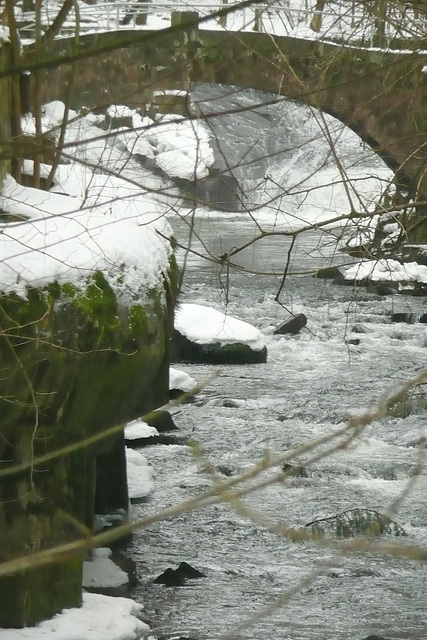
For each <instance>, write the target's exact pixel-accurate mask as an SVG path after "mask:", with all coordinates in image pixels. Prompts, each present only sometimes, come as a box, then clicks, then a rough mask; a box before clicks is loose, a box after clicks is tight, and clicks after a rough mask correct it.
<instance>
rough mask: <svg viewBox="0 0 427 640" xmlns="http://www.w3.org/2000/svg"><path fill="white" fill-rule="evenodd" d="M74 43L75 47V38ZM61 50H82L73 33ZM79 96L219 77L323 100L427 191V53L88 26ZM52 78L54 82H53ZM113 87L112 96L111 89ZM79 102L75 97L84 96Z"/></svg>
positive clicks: (424, 195)
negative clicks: (93, 31) (99, 29)
mask: <svg viewBox="0 0 427 640" xmlns="http://www.w3.org/2000/svg"><path fill="white" fill-rule="evenodd" d="M72 46H74V49H72V48H71V47H72ZM52 48H53V49H54V52H52V50H50V51H49V52H48V51H47V52H46V57H48V56H50V57H51V56H52V54H53V55H55V54H56V55H57V56H60V57H62V58H63V59H64V58H65V59H67V52H68V56H69V58H70V59H72V58H73V56H75V55H76V48H75V45H72V44H71V41H69V40H59V41H55V42H54V43H53V44H52ZM78 48H79V51H80V52H84V55H83V56H82V57H86V56H87V57H89V56H90V63H89V62H88V61H87V60H85V59H83V60H80V61H79V62H77V63H76V64H77V70H76V72H75V97H76V100H77V101H78V102H79V103H80V105H81V104H86V105H87V106H92V105H93V104H103V103H105V101H106V100H108V101H116V100H120V101H124V100H126V101H127V102H128V103H129V104H141V103H143V102H144V101H146V102H148V101H149V100H150V99H151V94H152V91H153V90H156V89H161V88H167V89H170V88H181V89H190V88H191V86H192V83H194V82H211V83H218V84H228V85H234V86H237V87H241V88H251V89H258V90H261V91H266V92H269V93H274V94H276V95H278V96H279V95H280V96H283V97H286V98H289V99H292V100H296V101H299V102H302V103H304V104H307V105H310V106H313V107H316V108H318V109H320V110H321V111H324V112H326V113H329V114H331V115H333V116H334V117H336V118H338V119H339V120H341V121H342V122H343V123H344V124H346V125H347V126H349V127H350V128H351V129H352V130H353V131H355V132H356V133H357V134H358V135H359V136H360V138H361V139H362V140H364V141H365V142H366V143H367V144H369V145H370V146H371V147H372V148H373V150H374V151H375V152H376V153H378V154H379V155H380V156H381V157H382V158H383V159H384V161H385V162H386V163H387V164H388V166H390V167H391V168H392V169H393V171H395V173H396V174H397V175H398V178H399V180H403V181H404V182H405V183H406V184H407V185H408V186H409V187H410V188H411V190H412V192H413V193H414V194H415V193H416V194H417V197H418V198H419V199H420V200H426V199H427V114H426V111H425V104H426V103H427V74H426V73H425V70H426V69H427V54H426V53H425V52H424V53H423V52H421V53H420V52H405V51H399V50H395V51H382V50H379V49H372V48H371V49H367V48H361V47H353V46H344V45H338V44H334V43H327V42H323V41H319V40H304V39H301V38H294V37H289V36H272V35H270V34H267V33H258V32H227V31H222V30H215V31H209V30H205V29H203V30H201V29H197V26H194V21H193V23H192V25H191V27H186V26H185V25H183V28H182V29H180V30H173V31H170V30H163V31H157V32H152V31H149V30H147V31H144V32H143V34H142V35H141V32H139V36H138V37H137V38H136V37H135V32H123V31H120V32H107V33H103V34H91V35H90V34H87V35H83V36H81V38H80V40H79V44H78ZM45 73H46V74H47V76H49V77H50V81H49V79H48V82H47V84H45V86H46V87H48V88H47V90H46V92H45V95H44V96H43V98H44V99H52V98H58V97H59V96H58V87H61V86H62V87H64V90H63V94H65V86H66V84H67V81H68V77H69V69H68V68H67V65H66V64H63V65H61V66H60V67H58V68H57V69H55V70H54V71H50V72H49V71H45ZM49 87H50V89H49ZM107 96H108V97H107ZM75 106H76V105H75Z"/></svg>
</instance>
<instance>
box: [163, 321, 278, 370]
mask: <svg viewBox="0 0 427 640" xmlns="http://www.w3.org/2000/svg"><path fill="white" fill-rule="evenodd" d="M173 359H174V360H175V361H179V362H197V363H204V364H258V363H263V362H267V347H264V348H263V349H261V350H260V351H254V350H253V349H251V348H250V347H249V346H248V345H247V344H243V343H240V342H236V343H232V344H223V343H219V342H216V343H214V344H198V343H196V342H191V341H190V340H188V338H186V337H185V336H183V335H182V334H181V333H179V331H177V330H176V329H175V330H174V335H173Z"/></svg>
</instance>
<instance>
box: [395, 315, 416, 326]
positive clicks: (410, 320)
mask: <svg viewBox="0 0 427 640" xmlns="http://www.w3.org/2000/svg"><path fill="white" fill-rule="evenodd" d="M391 321H392V322H405V323H406V324H414V322H416V316H415V314H413V313H392V314H391Z"/></svg>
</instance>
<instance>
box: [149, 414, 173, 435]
mask: <svg viewBox="0 0 427 640" xmlns="http://www.w3.org/2000/svg"><path fill="white" fill-rule="evenodd" d="M145 422H146V423H147V424H149V425H150V427H156V429H157V431H158V432H159V433H166V432H168V431H177V429H178V427H177V426H176V424H175V423H174V421H173V419H172V416H171V414H170V413H169V412H168V411H160V410H159V411H152V412H151V413H150V414H148V416H146V417H145Z"/></svg>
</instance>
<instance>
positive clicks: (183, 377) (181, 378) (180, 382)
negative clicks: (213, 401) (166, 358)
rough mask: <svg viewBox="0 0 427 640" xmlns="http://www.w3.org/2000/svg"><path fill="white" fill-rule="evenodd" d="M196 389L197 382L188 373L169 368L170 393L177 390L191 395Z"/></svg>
mask: <svg viewBox="0 0 427 640" xmlns="http://www.w3.org/2000/svg"><path fill="white" fill-rule="evenodd" d="M196 387H197V382H196V381H195V379H194V378H192V377H191V376H189V375H188V373H185V371H181V369H174V368H173V367H169V391H175V390H176V391H183V392H184V393H191V391H193V389H195V388H196Z"/></svg>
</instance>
